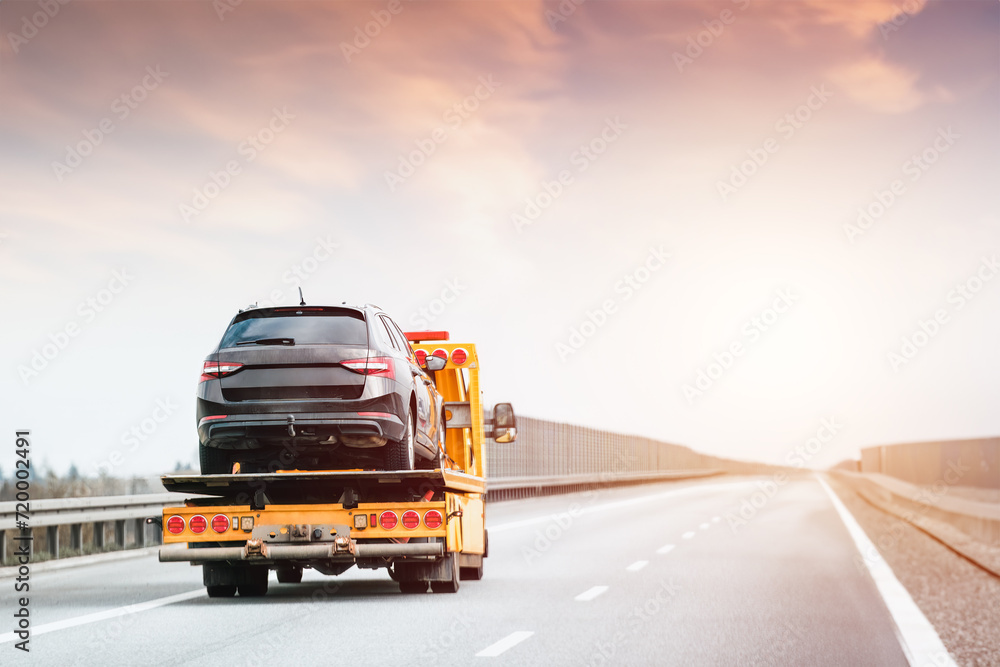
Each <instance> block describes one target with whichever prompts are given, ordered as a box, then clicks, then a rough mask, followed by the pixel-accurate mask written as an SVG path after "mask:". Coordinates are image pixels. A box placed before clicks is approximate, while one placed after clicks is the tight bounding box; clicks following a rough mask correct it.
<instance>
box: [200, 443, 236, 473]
mask: <svg viewBox="0 0 1000 667" xmlns="http://www.w3.org/2000/svg"><path fill="white" fill-rule="evenodd" d="M198 458H199V462H200V463H201V474H202V475H228V474H229V473H231V472H232V471H233V457H232V454H231V453H230V452H228V451H226V450H225V449H218V448H216V447H206V446H205V445H198Z"/></svg>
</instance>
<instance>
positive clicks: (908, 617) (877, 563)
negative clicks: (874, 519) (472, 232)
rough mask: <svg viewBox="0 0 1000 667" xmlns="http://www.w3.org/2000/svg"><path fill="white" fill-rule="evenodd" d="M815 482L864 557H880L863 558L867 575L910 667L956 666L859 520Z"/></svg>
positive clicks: (834, 496) (818, 479) (818, 477)
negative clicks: (893, 623)
mask: <svg viewBox="0 0 1000 667" xmlns="http://www.w3.org/2000/svg"><path fill="white" fill-rule="evenodd" d="M816 480H817V481H818V482H819V483H820V485H822V487H823V489H824V490H825V491H826V494H827V495H828V496H829V497H830V502H831V503H832V504H833V507H834V509H836V510H837V514H839V515H840V520H841V521H843V523H844V526H845V527H846V528H847V532H848V533H849V534H850V536H851V538H852V539H853V540H854V546H855V547H857V549H858V551H859V552H860V554H861V555H862V556H863V557H864V556H865V555H866V554H867V555H869V556H874V555H876V554H877V555H878V557H877V558H863V560H864V563H865V566H866V567H867V568H868V573H869V574H870V575H871V578H872V579H873V580H874V581H875V586H876V588H878V592H879V594H880V595H881V596H882V599H883V600H884V601H885V606H886V607H888V609H889V614H891V615H892V620H893V621H894V622H895V624H896V629H897V630H898V632H897V638H898V639H899V644H900V646H902V648H903V652H904V653H905V654H906V658H907V660H909V661H910V664H911V665H918V666H920V667H923V666H925V665H928V666H929V665H935V666H941V667H952V666H954V665H955V661H954V660H953V659H952V657H951V655H949V653H948V649H947V648H945V646H944V642H942V641H941V638H940V637H939V636H938V633H937V630H935V629H934V626H933V625H931V622H930V621H928V620H927V617H926V616H924V613H923V612H922V611H920V607H918V606H917V603H916V602H914V601H913V598H912V597H910V594H909V592H908V591H907V590H906V588H905V587H904V586H903V584H901V583H899V579H897V578H896V575H895V574H894V573H893V571H892V568H891V567H889V564H888V563H886V562H885V560H884V559H883V558H882V555H881V554H880V553H879V551H878V549H876V548H875V545H874V544H872V541H871V540H870V539H868V535H866V534H865V531H864V529H863V528H862V527H861V526H860V524H858V521H857V519H855V518H854V516H853V515H852V514H851V512H850V510H848V509H847V507H845V506H844V503H843V502H841V500H840V498H838V497H837V494H836V493H835V492H834V490H833V489H831V488H830V485H829V484H827V483H826V480H825V479H823V478H822V477H821V476H820V475H819V474H818V473H817V475H816Z"/></svg>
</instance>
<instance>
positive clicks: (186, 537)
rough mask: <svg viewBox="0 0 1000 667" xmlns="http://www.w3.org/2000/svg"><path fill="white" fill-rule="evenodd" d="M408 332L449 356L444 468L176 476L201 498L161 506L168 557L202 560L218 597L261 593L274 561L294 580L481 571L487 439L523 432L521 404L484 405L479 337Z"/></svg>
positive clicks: (437, 586)
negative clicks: (488, 408)
mask: <svg viewBox="0 0 1000 667" xmlns="http://www.w3.org/2000/svg"><path fill="white" fill-rule="evenodd" d="M407 336H408V337H409V338H411V340H412V341H414V345H413V347H414V348H416V349H421V350H423V351H424V354H427V355H431V354H434V355H436V356H442V355H446V356H447V358H448V363H447V364H446V366H445V368H444V369H442V370H441V371H437V372H436V373H435V382H436V384H437V388H438V391H440V392H441V393H442V395H443V396H444V398H445V412H446V418H447V431H446V434H447V435H446V438H445V450H444V451H442V452H441V456H440V459H439V464H440V466H441V467H438V468H435V469H433V470H398V471H397V470H320V471H310V470H279V471H276V472H274V473H247V474H241V473H239V472H238V468H234V473H233V474H225V475H167V476H164V477H163V478H162V481H163V485H164V487H165V488H166V489H167V490H169V491H177V492H182V493H191V494H198V497H193V498H190V499H188V500H186V501H185V503H184V505H183V506H177V507H168V508H165V509H164V511H163V518H162V526H163V543H164V544H163V546H162V547H161V549H160V560H161V561H164V562H177V561H181V562H190V563H192V564H195V565H201V566H202V567H203V571H204V583H205V586H206V588H207V589H208V593H209V596H211V597H228V596H231V595H234V594H235V593H236V592H237V591H238V592H239V594H240V595H241V596H259V595H264V594H265V593H266V592H267V588H268V572H269V571H270V570H272V569H274V570H276V571H277V578H278V581H279V582H280V583H294V582H297V581H300V580H301V577H302V571H303V569H305V568H313V569H315V570H317V571H318V572H321V573H324V574H329V575H336V574H340V573H341V572H344V571H345V570H347V569H349V568H350V567H354V566H357V567H361V568H372V569H378V568H386V569H387V570H388V571H389V575H390V576H391V577H392V578H393V579H394V580H395V581H397V582H399V586H400V590H401V591H402V592H404V593H421V592H426V591H427V588H428V585H430V588H431V589H432V590H433V591H434V592H455V591H457V590H458V586H459V580H460V579H473V580H475V579H480V578H481V577H482V576H483V559H484V558H485V557H486V556H487V555H488V553H489V542H488V535H487V533H486V529H485V493H486V479H485V462H484V457H483V444H484V441H485V439H486V438H487V437H493V438H495V439H496V440H497V441H498V442H510V441H513V440H514V439H515V438H516V421H515V419H514V413H513V409H512V408H511V407H510V405H509V404H505V403H501V404H498V405H497V406H496V407H495V408H494V410H493V411H492V412H491V414H490V415H489V416H485V415H484V413H483V409H482V406H481V403H480V396H479V362H478V358H477V356H476V350H475V346H474V345H471V344H462V345H456V344H453V343H446V342H443V341H446V340H447V333H445V332H422V333H417V334H407ZM456 349H457V350H459V351H460V352H461V355H460V356H453V352H454V351H455V350H456ZM456 359H458V360H459V362H458V363H455V360H456Z"/></svg>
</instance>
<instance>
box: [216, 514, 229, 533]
mask: <svg viewBox="0 0 1000 667" xmlns="http://www.w3.org/2000/svg"><path fill="white" fill-rule="evenodd" d="M212 530H214V531H215V532H217V533H224V532H226V531H227V530H229V517H228V516H226V515H225V514H216V515H215V516H213V517H212Z"/></svg>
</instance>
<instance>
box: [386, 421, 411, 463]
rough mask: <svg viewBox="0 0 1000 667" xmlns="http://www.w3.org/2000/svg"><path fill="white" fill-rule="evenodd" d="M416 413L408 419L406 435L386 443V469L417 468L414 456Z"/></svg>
mask: <svg viewBox="0 0 1000 667" xmlns="http://www.w3.org/2000/svg"><path fill="white" fill-rule="evenodd" d="M414 418H415V415H413V414H412V411H411V414H410V416H409V417H408V418H407V420H406V435H405V436H403V440H401V441H399V442H396V441H395V440H390V441H389V442H387V443H386V445H385V468H386V470H413V469H415V467H416V466H415V461H414V457H415V456H416V452H415V451H414V438H415V435H414V431H415V428H414V425H413V420H414Z"/></svg>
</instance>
